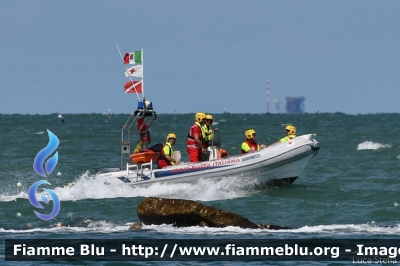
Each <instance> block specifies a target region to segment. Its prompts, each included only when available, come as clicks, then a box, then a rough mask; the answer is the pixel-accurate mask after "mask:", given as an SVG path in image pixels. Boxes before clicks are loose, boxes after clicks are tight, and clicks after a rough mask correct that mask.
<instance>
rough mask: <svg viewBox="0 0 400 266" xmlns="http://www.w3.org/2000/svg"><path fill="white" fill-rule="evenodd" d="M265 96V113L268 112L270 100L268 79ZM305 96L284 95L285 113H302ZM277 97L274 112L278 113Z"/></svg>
mask: <svg viewBox="0 0 400 266" xmlns="http://www.w3.org/2000/svg"><path fill="white" fill-rule="evenodd" d="M265 96H266V97H267V113H271V112H270V102H271V91H270V83H269V79H268V80H267V92H266V93H265ZM305 99H306V98H305V97H302V96H300V97H286V105H285V109H286V113H287V114H303V113H304V101H305ZM279 102H280V101H279V97H276V98H275V107H276V111H275V113H276V114H279V113H280V111H279V108H280V105H279Z"/></svg>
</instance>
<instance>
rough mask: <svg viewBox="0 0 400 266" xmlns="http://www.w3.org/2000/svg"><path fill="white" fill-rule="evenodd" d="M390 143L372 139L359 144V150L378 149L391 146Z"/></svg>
mask: <svg viewBox="0 0 400 266" xmlns="http://www.w3.org/2000/svg"><path fill="white" fill-rule="evenodd" d="M391 147H392V145H390V144H381V143H374V142H372V141H364V142H362V143H360V144H358V146H357V150H378V149H382V148H391Z"/></svg>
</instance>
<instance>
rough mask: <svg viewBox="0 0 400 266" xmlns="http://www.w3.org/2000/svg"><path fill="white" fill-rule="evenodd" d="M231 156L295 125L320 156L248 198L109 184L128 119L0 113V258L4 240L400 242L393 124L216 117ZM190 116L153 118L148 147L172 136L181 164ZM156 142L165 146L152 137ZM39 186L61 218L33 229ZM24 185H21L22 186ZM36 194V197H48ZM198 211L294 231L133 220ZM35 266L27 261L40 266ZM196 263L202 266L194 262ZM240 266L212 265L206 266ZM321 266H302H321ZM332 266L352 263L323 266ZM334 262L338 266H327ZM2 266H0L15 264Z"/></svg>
mask: <svg viewBox="0 0 400 266" xmlns="http://www.w3.org/2000/svg"><path fill="white" fill-rule="evenodd" d="M213 116H214V123H213V125H212V127H213V128H214V129H215V128H219V130H220V132H221V141H222V144H223V147H224V149H225V150H227V151H228V152H229V154H232V155H233V154H239V153H240V144H241V143H242V141H244V132H245V131H246V130H247V129H249V128H253V129H254V130H256V132H257V141H258V142H259V143H260V144H261V143H263V144H266V145H269V144H271V143H273V142H275V141H277V140H278V139H279V138H281V137H283V136H284V127H285V125H287V124H293V125H294V126H296V128H297V135H302V134H309V133H315V134H316V139H317V140H318V141H319V143H320V146H321V149H320V151H319V153H318V154H317V156H316V157H314V158H313V159H312V160H311V162H310V163H309V165H308V166H307V168H306V169H305V171H304V172H303V173H302V174H301V175H300V177H299V178H298V179H297V180H296V181H295V182H294V183H293V184H292V185H290V186H287V187H279V188H275V187H273V188H269V189H265V190H248V189H243V187H242V186H240V182H239V181H240V180H238V178H239V179H240V177H237V178H225V179H222V180H220V181H218V182H216V181H212V180H210V179H206V180H200V181H199V183H198V184H195V185H192V184H162V183H159V184H153V185H151V186H150V187H147V188H140V187H139V188H132V187H126V186H111V185H106V184H104V182H103V181H102V180H99V179H94V178H92V174H93V173H94V169H95V168H98V167H120V150H121V146H120V144H121V125H123V124H124V123H125V121H126V119H127V117H128V114H116V115H111V116H109V115H108V114H64V115H63V117H64V122H65V123H62V122H61V120H60V119H59V118H58V114H50V115H20V114H12V115H10V114H0V147H1V151H2V155H1V156H2V157H1V164H0V181H1V186H0V210H1V214H2V215H1V217H0V237H1V240H2V242H3V243H2V245H1V247H0V249H1V256H2V257H1V258H0V259H2V260H3V259H4V240H5V239H18V238H19V239H47V238H54V239H63V238H65V239H67V238H73V239H146V240H149V239H150V240H151V239H187V240H191V239H259V240H268V239H291V240H293V239H304V238H309V239H325V238H326V239H392V238H395V239H399V240H400V237H399V236H400V226H399V219H400V207H399V204H400V196H399V190H400V180H399V169H400V149H399V148H400V138H399V131H400V130H399V121H400V114H364V115H347V114H343V113H319V114H302V115H286V114H229V113H225V114H213ZM193 120H194V114H159V115H158V123H159V126H157V125H155V124H154V125H153V127H152V128H151V136H152V144H155V143H157V142H162V143H163V142H164V141H165V137H166V135H167V134H168V133H170V132H173V133H175V134H176V135H177V141H176V145H175V147H174V148H175V150H179V151H180V152H181V156H182V157H181V160H182V161H188V156H187V152H186V136H187V132H188V129H189V128H190V126H191V125H192V123H193ZM47 130H50V131H51V132H53V133H54V134H55V135H56V136H57V137H58V139H59V141H60V143H59V145H58V147H57V152H58V162H57V165H56V167H55V169H54V171H52V172H51V174H50V175H48V176H47V177H46V178H44V177H41V176H39V175H38V174H37V173H36V172H35V171H34V169H33V161H34V158H35V156H36V155H37V153H38V152H39V151H40V150H41V149H43V148H44V147H45V146H46V145H47V144H48V141H49V138H48V134H47ZM159 135H160V137H159ZM41 179H46V180H48V181H49V183H51V185H46V186H45V187H44V188H49V189H51V190H53V191H54V192H55V193H56V194H57V196H58V197H59V199H60V202H61V208H60V212H59V213H58V215H57V216H56V217H55V218H53V219H51V220H49V221H43V220H41V219H39V218H38V217H37V216H36V215H35V214H34V212H33V211H39V212H41V213H49V212H51V208H52V203H51V201H50V203H49V204H48V205H49V206H47V205H46V204H42V205H46V206H44V207H45V208H44V209H43V210H39V209H37V208H35V207H34V206H32V205H31V204H30V202H29V199H28V189H29V187H30V186H31V185H32V184H33V183H34V182H36V181H39V180H41ZM18 183H19V184H18ZM40 191H43V190H38V194H45V193H44V192H40ZM150 196H154V197H165V198H180V199H187V200H194V201H197V202H200V203H202V204H204V205H208V206H213V207H216V208H220V209H223V210H226V211H229V212H233V213H236V214H238V215H242V216H245V217H247V218H248V219H249V220H250V221H252V222H255V223H260V224H275V225H282V226H289V227H291V228H294V229H293V230H278V231H271V230H262V229H242V228H237V227H226V228H209V227H199V226H193V227H186V228H175V227H173V226H172V225H166V224H164V225H145V226H143V229H142V230H138V231H129V230H128V228H129V226H130V225H131V224H133V223H135V222H140V220H139V218H138V216H137V214H136V209H137V206H138V204H139V203H140V202H141V201H142V200H143V199H144V198H146V197H150ZM39 263H40V262H23V263H21V264H23V265H37V264H39ZM42 263H45V264H47V265H52V264H58V265H75V264H77V265H81V264H80V263H79V262H42ZM129 263H130V262H101V261H98V262H86V263H84V264H85V265H122V264H129ZM193 263H196V262H168V261H167V262H145V261H143V262H141V264H150V265H159V264H162V265H176V264H179V265H190V264H193ZM198 263H199V262H198ZM243 263H245V262H238V261H235V262H232V263H230V262H227V261H215V262H212V261H209V262H207V263H206V264H208V265H228V264H229V265H230V264H234V265H239V264H243ZM327 263H328V262H321V261H315V262H304V263H303V264H304V265H309V264H318V265H325V264H327ZM330 263H331V265H339V264H340V265H341V264H353V263H354V262H350V261H349V262H348V263H346V262H338V263H339V264H335V262H330ZM332 263H333V264H332ZM14 264H15V262H2V263H1V265H14ZM246 264H250V265H259V264H271V265H299V264H301V262H299V261H281V262H268V261H265V262H262V263H261V262H259V261H258V262H256V261H255V262H246Z"/></svg>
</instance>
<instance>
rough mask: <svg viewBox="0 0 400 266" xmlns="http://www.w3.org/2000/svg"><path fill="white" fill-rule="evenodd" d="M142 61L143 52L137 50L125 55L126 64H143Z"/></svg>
mask: <svg viewBox="0 0 400 266" xmlns="http://www.w3.org/2000/svg"><path fill="white" fill-rule="evenodd" d="M141 63H142V52H141V51H137V52H134V53H126V54H125V56H124V64H125V65H127V64H141Z"/></svg>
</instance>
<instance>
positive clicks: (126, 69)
mask: <svg viewBox="0 0 400 266" xmlns="http://www.w3.org/2000/svg"><path fill="white" fill-rule="evenodd" d="M117 49H118V52H119V55H120V56H121V60H122V63H124V58H123V57H122V54H121V51H120V50H119V47H118V45H117ZM124 66H125V71H126V72H128V68H127V66H126V65H125V64H124ZM129 79H130V80H131V82H132V85H133V80H132V77H131V76H129ZM142 86H143V84H142ZM133 89H134V90H135V92H136V93H135V94H136V96H137V97H138V101H139V102H140V98H139V95H138V93H137V91H136V87H135V86H134V87H133Z"/></svg>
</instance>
